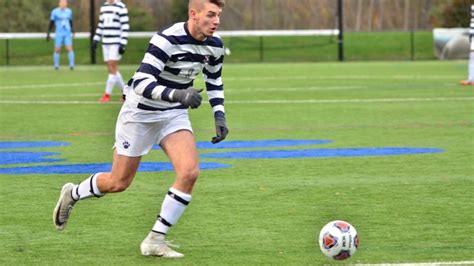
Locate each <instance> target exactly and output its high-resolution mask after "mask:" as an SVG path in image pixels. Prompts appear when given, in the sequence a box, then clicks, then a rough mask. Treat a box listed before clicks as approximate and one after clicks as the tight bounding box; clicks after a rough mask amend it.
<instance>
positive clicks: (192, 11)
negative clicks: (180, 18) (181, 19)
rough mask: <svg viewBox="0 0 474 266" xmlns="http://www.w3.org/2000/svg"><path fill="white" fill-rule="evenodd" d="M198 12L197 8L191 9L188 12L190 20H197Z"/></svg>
mask: <svg viewBox="0 0 474 266" xmlns="http://www.w3.org/2000/svg"><path fill="white" fill-rule="evenodd" d="M197 13H198V12H197V10H196V9H195V8H190V9H189V11H188V16H189V18H190V19H195V18H196V17H197Z"/></svg>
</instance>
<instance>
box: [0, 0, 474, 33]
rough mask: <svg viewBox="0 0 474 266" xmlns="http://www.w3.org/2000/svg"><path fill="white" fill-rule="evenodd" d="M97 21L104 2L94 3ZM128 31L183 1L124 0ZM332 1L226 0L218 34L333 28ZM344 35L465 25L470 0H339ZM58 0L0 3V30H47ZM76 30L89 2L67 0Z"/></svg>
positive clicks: (154, 25)
mask: <svg viewBox="0 0 474 266" xmlns="http://www.w3.org/2000/svg"><path fill="white" fill-rule="evenodd" d="M94 1H95V2H94V3H95V6H96V10H95V11H96V15H95V16H96V20H97V17H98V13H99V7H100V5H101V4H102V3H103V2H104V0H94ZM123 2H124V3H126V4H127V6H128V9H129V16H130V26H131V30H132V31H156V30H158V29H160V28H162V27H164V26H166V25H169V24H171V23H173V22H176V21H184V20H186V18H187V2H188V1H187V0H123ZM337 2H338V1H336V0H298V1H295V0H227V1H226V8H225V9H224V13H223V17H222V20H221V29H222V30H253V29H333V28H336V27H337ZM343 2H344V9H343V10H344V28H345V30H347V31H388V30H390V31H393V30H412V29H414V30H430V29H432V28H433V27H468V26H469V21H470V5H471V4H474V0H450V1H446V0H343ZM57 4H58V1H57V0H0V32H45V31H46V30H47V27H48V24H49V15H50V12H51V10H52V9H53V8H55V7H56V6H57ZM69 7H70V8H71V9H72V10H73V13H74V26H75V30H76V31H77V32H79V31H89V29H90V22H89V21H90V20H89V10H90V1H89V0H69Z"/></svg>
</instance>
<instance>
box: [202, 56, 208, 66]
mask: <svg viewBox="0 0 474 266" xmlns="http://www.w3.org/2000/svg"><path fill="white" fill-rule="evenodd" d="M209 60H210V59H209V56H208V55H205V56H204V59H203V60H202V61H203V63H204V64H209Z"/></svg>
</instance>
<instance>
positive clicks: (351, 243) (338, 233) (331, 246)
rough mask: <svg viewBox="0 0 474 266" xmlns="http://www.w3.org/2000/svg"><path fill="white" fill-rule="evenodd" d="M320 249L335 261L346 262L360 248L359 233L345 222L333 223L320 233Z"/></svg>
mask: <svg viewBox="0 0 474 266" xmlns="http://www.w3.org/2000/svg"><path fill="white" fill-rule="evenodd" d="M319 247H320V248H321V251H322V252H323V254H324V255H326V256H327V257H329V258H331V259H334V260H345V259H348V258H350V257H352V256H353V255H354V253H355V252H356V250H357V248H358V247H359V237H358V236H357V231H356V229H355V228H354V226H352V225H351V224H350V223H348V222H345V221H339V220H337V221H332V222H329V223H328V224H326V225H325V226H324V227H323V229H321V232H320V233H319Z"/></svg>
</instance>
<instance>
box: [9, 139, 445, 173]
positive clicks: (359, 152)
mask: <svg viewBox="0 0 474 266" xmlns="http://www.w3.org/2000/svg"><path fill="white" fill-rule="evenodd" d="M329 143H331V141H330V140H282V139H278V140H255V141H252V140H245V141H227V142H222V143H219V144H211V143H209V142H198V143H197V146H198V149H200V150H205V149H211V150H212V149H255V148H260V149H262V148H274V147H288V148H290V147H295V146H305V145H306V146H309V145H322V144H329ZM68 145H69V143H67V142H33V141H27V142H0V149H3V150H6V151H0V166H1V165H10V164H31V163H42V164H44V165H35V166H22V167H6V168H0V174H71V173H92V172H108V171H110V169H111V167H112V166H111V163H94V164H80V163H79V164H51V163H54V162H61V161H66V160H65V159H61V158H49V157H50V156H55V157H59V156H60V155H61V153H59V152H42V151H41V152H40V151H24V149H34V148H45V147H46V148H53V147H62V146H68ZM154 148H155V149H159V146H158V145H156V146H155V147H154ZM14 149H22V151H11V150H14ZM439 152H443V150H442V149H438V148H421V147H418V148H414V147H371V148H324V149H314V148H307V149H297V150H291V149H280V150H249V151H230V152H211V153H204V154H202V155H201V157H202V158H224V159H282V158H287V159H298V158H326V157H359V156H391V155H392V156H393V155H410V154H426V153H439ZM231 166H232V165H230V164H224V163H216V162H201V164H200V169H202V170H206V169H220V168H227V167H231ZM172 170H173V167H172V165H171V164H170V163H168V162H144V163H142V164H141V165H140V168H139V171H143V172H159V171H172Z"/></svg>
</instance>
